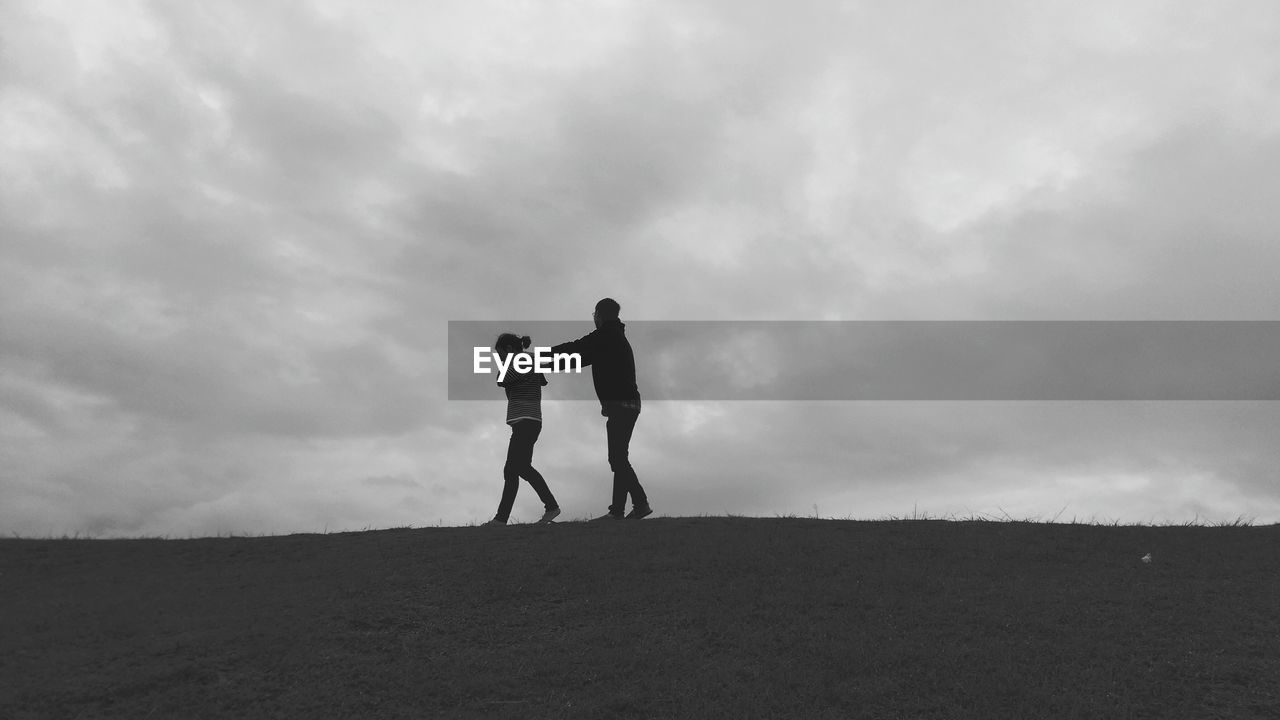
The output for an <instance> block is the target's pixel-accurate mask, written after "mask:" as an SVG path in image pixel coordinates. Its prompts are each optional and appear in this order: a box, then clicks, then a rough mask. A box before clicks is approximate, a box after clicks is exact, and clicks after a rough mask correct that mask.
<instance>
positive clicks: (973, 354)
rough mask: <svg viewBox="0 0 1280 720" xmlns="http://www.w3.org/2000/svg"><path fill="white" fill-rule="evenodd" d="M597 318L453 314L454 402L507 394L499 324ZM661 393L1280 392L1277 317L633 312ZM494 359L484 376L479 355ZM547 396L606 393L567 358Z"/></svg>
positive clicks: (644, 365) (635, 336)
mask: <svg viewBox="0 0 1280 720" xmlns="http://www.w3.org/2000/svg"><path fill="white" fill-rule="evenodd" d="M592 330H593V325H592V324H591V323H590V322H577V321H545V320H542V321H516V320H502V321H489V320H486V321H450V322H449V348H448V352H449V356H448V374H449V378H448V382H449V399H450V400H495V399H502V397H503V394H502V389H501V388H499V387H496V385H495V381H496V378H497V374H498V368H497V367H496V364H495V358H494V357H492V353H491V351H492V348H493V344H494V341H495V340H496V339H497V337H498V335H499V334H500V333H504V332H510V333H514V334H516V335H520V336H524V335H528V336H529V337H530V338H531V340H532V344H531V346H530V348H529V351H528V352H530V353H533V352H534V351H535V350H536V349H538V348H542V359H543V361H544V364H543V369H552V367H553V366H552V365H551V364H550V363H552V361H553V358H551V357H550V349H551V348H552V347H553V346H555V345H558V344H560V343H564V342H566V341H569V340H575V339H578V338H580V337H583V336H585V335H587V334H588V333H590V332H591V331H592ZM626 335H627V338H628V340H629V341H630V343H631V346H632V348H633V352H634V355H635V363H636V378H637V383H638V385H639V388H640V394H641V396H642V397H643V398H644V399H645V401H650V400H695V401H722V400H842V401H846V400H936V401H957V400H959V401H964V400H1000V401H1003V400H1130V401H1138V400H1167V401H1186V400H1205V401H1208V400H1255V401H1256V400H1280V322H1278V321H643V320H636V321H630V322H626ZM486 355H487V356H489V361H488V362H487V363H486V364H485V368H484V370H483V371H481V372H478V371H477V369H478V367H477V366H478V363H477V358H479V357H481V356H486ZM559 360H560V364H559V365H558V366H555V371H554V372H550V373H547V374H546V377H547V379H548V381H549V384H548V386H547V387H546V388H545V389H544V395H543V397H544V399H545V400H549V401H554V400H594V399H595V393H594V388H593V385H592V382H591V372H592V368H591V367H590V366H589V365H588V366H586V367H581V368H580V372H575V371H574V370H573V368H572V367H571V365H570V364H568V363H567V359H565V358H561V359H559Z"/></svg>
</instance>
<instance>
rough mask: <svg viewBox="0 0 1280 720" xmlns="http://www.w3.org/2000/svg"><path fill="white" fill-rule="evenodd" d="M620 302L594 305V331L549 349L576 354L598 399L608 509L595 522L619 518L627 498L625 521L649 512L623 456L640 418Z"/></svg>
mask: <svg viewBox="0 0 1280 720" xmlns="http://www.w3.org/2000/svg"><path fill="white" fill-rule="evenodd" d="M621 309H622V308H621V306H620V305H618V303H617V302H616V301H615V300H613V299H612V298H605V299H603V300H601V301H600V302H598V303H596V309H595V312H594V313H592V314H591V317H592V319H594V320H595V323H596V329H595V330H594V331H592V332H591V333H590V334H588V335H585V336H583V337H581V338H578V339H577V340H571V341H569V342H566V343H562V344H560V345H556V346H555V347H553V348H551V352H552V353H553V354H554V353H577V354H578V355H579V356H581V357H582V364H583V365H584V366H585V365H590V366H591V382H592V384H594V385H595V388H596V397H597V398H598V399H599V400H600V414H601V415H603V416H605V418H607V419H606V420H605V425H604V427H605V433H606V435H607V436H608V441H609V468H610V469H611V470H613V504H612V505H610V506H609V513H608V514H607V515H603V516H601V517H598V518H596V519H597V520H620V519H622V517H623V512H624V511H625V510H626V506H627V495H630V496H631V506H632V507H631V513H630V514H629V515H627V516H626V517H627V518H628V519H635V520H639V519H640V518H643V517H646V516H648V515H649V514H651V513H652V512H653V510H651V509H649V498H648V496H646V495H645V492H644V488H642V487H640V479H639V478H637V477H636V471H635V469H634V468H632V467H631V460H630V458H629V457H628V455H629V452H630V445H631V432H632V431H633V430H634V429H635V427H636V420H637V419H638V418H639V417H640V390H639V389H638V388H637V387H636V360H635V355H634V354H633V353H632V352H631V343H630V342H628V341H627V336H626V325H624V324H623V323H622V321H621V320H619V319H618V313H619V311H621Z"/></svg>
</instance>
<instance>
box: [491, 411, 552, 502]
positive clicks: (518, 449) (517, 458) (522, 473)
mask: <svg viewBox="0 0 1280 720" xmlns="http://www.w3.org/2000/svg"><path fill="white" fill-rule="evenodd" d="M541 432H542V423H540V422H538V421H537V420H517V421H516V422H514V423H512V424H511V442H510V443H508V444H507V464H506V465H504V466H503V467H502V479H503V481H504V483H503V485H502V501H501V502H499V503H498V514H497V515H494V516H493V517H494V519H495V520H500V521H502V522H506V521H507V520H508V519H509V518H510V517H511V507H512V506H513V505H515V502H516V491H517V490H519V489H520V478H524V479H525V481H526V482H528V483H529V485H530V486H531V487H533V491H534V492H536V493H538V499H539V500H541V501H542V504H543V506H544V507H545V508H546V509H547V510H554V509H555V508H558V507H560V505H559V504H557V503H556V498H555V496H554V495H552V494H551V489H550V488H548V487H547V481H546V480H544V479H543V478H542V474H541V473H539V472H538V471H537V470H534V469H533V444H534V443H536V442H538V435H539V434H540V433H541Z"/></svg>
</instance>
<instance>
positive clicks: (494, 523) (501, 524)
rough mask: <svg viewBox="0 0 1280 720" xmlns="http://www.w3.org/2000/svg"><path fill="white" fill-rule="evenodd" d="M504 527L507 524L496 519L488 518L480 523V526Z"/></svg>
mask: <svg viewBox="0 0 1280 720" xmlns="http://www.w3.org/2000/svg"><path fill="white" fill-rule="evenodd" d="M495 526H496V527H506V526H507V524H506V523H504V522H502V521H501V520H498V519H496V518H495V519H493V520H490V521H489V522H487V523H480V527H495Z"/></svg>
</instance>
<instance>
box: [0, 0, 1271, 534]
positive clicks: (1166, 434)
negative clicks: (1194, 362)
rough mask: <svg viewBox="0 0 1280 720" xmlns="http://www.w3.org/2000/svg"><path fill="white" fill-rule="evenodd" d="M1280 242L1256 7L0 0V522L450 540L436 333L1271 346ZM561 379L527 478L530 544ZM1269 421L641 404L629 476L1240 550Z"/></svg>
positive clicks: (1117, 408)
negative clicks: (645, 324)
mask: <svg viewBox="0 0 1280 720" xmlns="http://www.w3.org/2000/svg"><path fill="white" fill-rule="evenodd" d="M1278 235H1280V5H1278V4H1276V3H1275V2H1273V1H1272V0H1220V1H1217V2H1212V3H1204V2H1192V1H1190V0H1188V1H1186V2H1177V1H1174V2H1170V1H1168V0H1161V1H1154V0H1153V1H1149V2H1148V1H1144V0H1131V1H1126V2H1123V3H1116V2H1110V1H1107V2H1103V1H1101V0H1099V1H1092V0H1090V1H1081V0H1063V1H1061V2H1058V1H1053V2H1034V3H1029V2H1020V1H1017V0H1009V1H1007V2H1006V1H992V0H985V1H982V2H966V3H954V2H944V1H943V0H933V1H923V0H921V1H914V2H893V3H888V2H853V1H850V2H837V1H836V0H818V1H804V0H801V1H793V2H787V3H781V2H741V1H739V0H732V1H730V0H718V1H708V2H689V1H687V0H680V1H679V2H661V1H653V0H644V1H643V2H641V1H638V0H637V1H634V2H629V1H624V0H607V1H604V2H556V1H555V0H551V1H548V2H512V1H510V0H492V1H487V2H486V1H483V0H458V1H456V2H455V1H453V0H432V1H431V2H408V1H405V2H369V1H368V0H360V1H359V2H355V1H351V2H343V1H337V0H323V1H321V0H316V1H314V2H303V1H301V0H300V1H298V2H258V1H256V0H254V1H252V2H251V1H248V0H245V1H242V2H218V3H185V2H184V3H178V2H159V1H157V2H144V1H141V0H139V1H135V2H130V1H126V0H119V1H118V2H111V3H103V2H93V1H90V0H85V1H83V2H73V1H54V0H8V1H7V2H4V3H0V531H2V532H4V533H6V534H9V533H16V534H20V535H29V536H46V535H62V534H73V533H81V534H90V535H94V536H101V537H111V536H136V535H148V536H151V535H166V536H170V537H187V536H200V535H212V534H219V533H221V534H228V533H253V534H256V533H283V532H308V531H323V530H326V529H328V530H330V531H333V530H343V529H363V528H383V527H395V526H405V525H413V526H423V525H437V524H442V525H465V524H468V523H471V522H481V521H484V520H487V519H488V518H490V517H491V516H492V515H493V512H494V510H495V509H496V505H497V501H498V497H499V493H500V490H501V485H502V478H501V466H502V461H503V457H504V454H505V450H506V442H507V436H508V428H507V427H506V426H505V425H504V424H503V418H504V412H505V402H504V400H503V399H502V395H501V392H500V391H499V390H498V389H496V388H495V389H494V395H493V400H492V401H450V400H448V394H447V387H446V385H447V382H446V379H447V367H446V366H447V363H446V354H445V350H446V341H447V326H448V321H450V320H455V321H456V320H510V321H511V324H512V327H511V329H512V330H513V331H517V332H518V331H520V330H521V327H520V323H519V322H518V321H521V320H526V321H535V320H572V321H581V322H582V332H583V333H585V332H587V331H588V330H590V327H591V326H590V314H591V310H592V307H593V305H594V304H595V301H596V300H598V299H599V298H601V297H604V296H612V297H614V298H616V299H617V300H618V301H619V302H620V303H621V304H622V313H623V319H624V320H630V319H634V320H1246V319H1247V320H1280V290H1277V286H1278V283H1277V278H1278V277H1280V242H1278V241H1277V237H1278ZM568 339H571V338H567V337H555V338H551V337H548V338H540V337H535V338H534V341H535V342H536V343H540V344H541V343H545V344H552V343H555V342H561V341H563V340H568ZM636 353H637V360H638V362H639V363H640V377H641V388H640V390H641V393H642V394H643V393H644V392H645V386H644V382H645V377H646V373H649V374H650V375H649V376H650V377H653V373H655V372H657V370H656V369H655V368H654V363H655V362H656V360H655V359H654V358H652V357H649V358H647V357H646V354H645V348H644V347H643V346H637V347H636ZM647 360H649V361H651V362H649V364H648V365H646V361H647ZM679 371H680V369H679V368H671V367H664V368H662V372H664V373H670V372H679ZM688 371H689V372H691V373H695V374H696V373H697V372H699V370H698V368H696V367H693V368H690V369H689V370H688ZM589 382H590V380H589V379H588V378H587V377H586V376H585V375H584V376H582V377H580V378H569V377H556V378H554V379H553V383H552V385H550V386H548V388H547V395H546V401H545V402H544V416H545V429H544V431H543V433H542V436H541V438H540V440H539V442H538V445H537V449H536V451H535V455H534V459H535V465H536V466H537V467H539V469H540V470H541V471H542V472H543V474H544V475H545V476H546V478H547V480H548V482H549V484H550V485H551V487H552V489H553V490H554V491H555V492H556V494H557V495H558V496H559V498H560V501H561V504H562V506H564V508H565V516H566V517H567V518H579V517H589V516H596V515H599V514H601V513H602V512H604V511H605V509H606V505H607V504H608V502H609V489H610V474H609V471H608V465H607V462H606V459H605V443H604V425H603V419H602V418H601V417H600V416H599V414H598V413H599V411H598V407H593V406H592V405H591V404H590V403H584V402H569V401H556V400H555V391H556V388H557V387H558V386H559V385H560V384H562V383H589ZM1278 430H1280V403H1275V402H852V401H851V402H809V403H802V402H719V403H717V402H680V401H666V402H653V403H649V404H647V405H646V406H645V411H644V414H643V415H642V416H641V418H640V421H639V424H638V425H637V428H636V434H635V438H634V441H633V443H632V459H633V461H634V464H635V466H636V469H637V471H638V473H639V476H640V479H641V481H642V482H643V483H644V484H645V486H646V488H647V490H648V492H649V495H650V497H651V500H652V503H653V507H654V509H655V511H656V513H657V514H658V515H695V514H724V513H739V514H746V515H759V516H774V515H785V514H799V515H814V514H818V515H820V516H823V517H853V518H882V517H887V516H904V515H911V514H913V513H916V514H929V515H931V516H937V517H947V516H955V517H984V516H996V517H1014V518H1037V517H1038V518H1041V519H1048V518H1052V517H1058V518H1059V519H1060V520H1070V519H1073V518H1075V519H1079V520H1090V519H1097V520H1103V521H1113V520H1119V521H1123V522H1182V521H1189V520H1193V519H1196V518H1199V519H1200V520H1201V521H1222V520H1234V519H1236V518H1239V517H1244V518H1252V519H1254V520H1255V521H1258V522H1276V521H1280V482H1278V478H1277V474H1276V468H1277V467H1280V450H1278V449H1277V448H1280V443H1277V442H1276V437H1277V431H1278ZM540 511H541V506H540V504H539V503H538V502H537V500H536V496H535V495H534V494H533V493H532V492H531V490H530V489H529V488H528V487H527V486H525V487H524V488H522V491H521V494H520V496H519V498H518V499H517V502H516V509H515V512H514V513H513V516H512V517H513V521H529V520H532V519H535V518H536V517H537V515H538V514H540Z"/></svg>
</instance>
